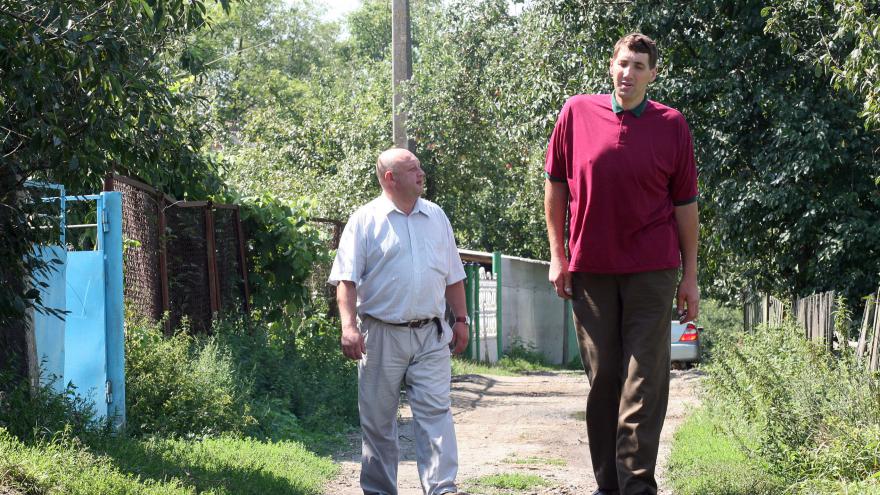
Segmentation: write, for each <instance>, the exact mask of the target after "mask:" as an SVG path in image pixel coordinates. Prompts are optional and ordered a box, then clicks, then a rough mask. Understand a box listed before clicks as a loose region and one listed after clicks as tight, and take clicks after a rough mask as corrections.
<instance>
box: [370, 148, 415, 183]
mask: <svg viewBox="0 0 880 495" xmlns="http://www.w3.org/2000/svg"><path fill="white" fill-rule="evenodd" d="M411 161H414V162H416V163H418V162H419V159H418V158H416V155H414V154H413V153H412V152H411V151H409V150H407V149H404V148H390V149H387V150H385V151H383V152H382V153H381V154H379V158H378V159H377V160H376V176H377V177H378V178H379V184H382V185H384V184H385V173H387V172H391V173H394V171H395V170H397V169H398V168H399V167H400V165H401V164H404V163H409V162H411Z"/></svg>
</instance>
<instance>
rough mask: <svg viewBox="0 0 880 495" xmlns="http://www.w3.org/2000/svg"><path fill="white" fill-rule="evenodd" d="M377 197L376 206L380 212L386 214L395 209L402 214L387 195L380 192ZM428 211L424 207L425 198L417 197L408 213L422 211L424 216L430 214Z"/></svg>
mask: <svg viewBox="0 0 880 495" xmlns="http://www.w3.org/2000/svg"><path fill="white" fill-rule="evenodd" d="M377 199H378V200H379V202H378V205H377V207H378V209H379V212H380V213H382V214H383V215H386V216H387V215H388V214H390V213H391V212H392V211H396V212H398V213H400V214H401V215H403V212H402V211H400V209H399V208H398V207H397V206H395V204H394V202H393V201H391V199H390V198H388V196H385V195H384V194H380V195H379V198H377ZM429 211H431V210H429V209H428V208H425V200H423V199H422V198H419V199H417V200H416V204H415V206H413V210H412V213H410V215H414V214H416V213H422V214H423V215H425V216H431V215H430V214H429V213H428V212H429Z"/></svg>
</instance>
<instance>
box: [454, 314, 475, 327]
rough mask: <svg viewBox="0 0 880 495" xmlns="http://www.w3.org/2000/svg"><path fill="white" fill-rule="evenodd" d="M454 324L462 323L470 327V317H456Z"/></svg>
mask: <svg viewBox="0 0 880 495" xmlns="http://www.w3.org/2000/svg"><path fill="white" fill-rule="evenodd" d="M455 322H456V323H464V324H465V325H467V326H471V317H470V316H456V317H455Z"/></svg>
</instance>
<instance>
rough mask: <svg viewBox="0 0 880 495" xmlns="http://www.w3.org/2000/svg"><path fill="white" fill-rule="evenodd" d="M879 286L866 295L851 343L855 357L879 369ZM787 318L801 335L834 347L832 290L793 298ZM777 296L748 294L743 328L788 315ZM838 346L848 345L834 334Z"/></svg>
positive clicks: (843, 338) (841, 337) (869, 366)
mask: <svg viewBox="0 0 880 495" xmlns="http://www.w3.org/2000/svg"><path fill="white" fill-rule="evenodd" d="M878 300H880V289H878V290H877V293H875V294H872V295H871V296H869V297H868V298H867V302H866V303H865V312H864V314H863V315H862V320H861V325H860V332H859V339H858V341H857V342H855V343H854V344H855V346H854V347H855V352H856V358H857V359H859V361H860V362H863V363H864V364H865V367H866V368H867V369H869V370H871V371H880V307H878ZM790 308H791V309H790V311H791V317H792V318H793V319H794V320H795V321H797V322H798V324H799V325H800V326H801V328H803V329H804V338H806V339H808V340H812V341H813V342H816V343H818V344H821V345H824V346H825V347H826V348H827V349H828V350H833V349H834V340H835V328H834V323H835V316H836V312H837V297H836V295H835V293H834V291H828V292H822V293H817V294H812V295H810V296H807V297H802V298H800V299H795V300H794V302H793V303H792V305H791V306H790ZM786 310H787V308H786V307H785V305H784V304H783V303H782V301H780V300H779V299H776V298H775V297H773V296H770V295H767V294H763V295H761V296H755V297H752V298H751V299H750V300H749V301H748V302H747V303H746V304H744V305H743V328H744V329H745V330H746V331H753V330H754V329H755V328H756V327H757V326H758V325H761V324H765V323H769V324H771V325H774V324H779V323H781V322H782V321H783V319H784V318H785V317H786V316H788V315H787V314H786ZM837 338H838V339H839V340H840V342H839V344H840V346H847V345H849V342H848V338H847V336H846V335H838V336H837Z"/></svg>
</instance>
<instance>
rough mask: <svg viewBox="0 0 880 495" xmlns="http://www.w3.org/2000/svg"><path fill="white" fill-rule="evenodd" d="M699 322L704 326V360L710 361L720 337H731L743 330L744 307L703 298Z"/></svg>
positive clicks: (702, 334) (702, 335) (702, 336)
mask: <svg viewBox="0 0 880 495" xmlns="http://www.w3.org/2000/svg"><path fill="white" fill-rule="evenodd" d="M698 324H699V325H700V326H701V327H703V333H701V334H700V341H701V343H700V345H701V347H700V349H701V351H700V352H701V353H702V359H703V362H709V361H711V360H712V358H713V355H714V353H715V344H716V342H717V341H718V340H719V339H722V340H724V339H730V338H732V336H733V335H735V334H736V333H739V332H742V325H743V315H742V308H737V307H733V306H731V305H727V304H725V303H722V302H720V301H717V300H714V299H703V300H701V301H700V316H699V319H698Z"/></svg>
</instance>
